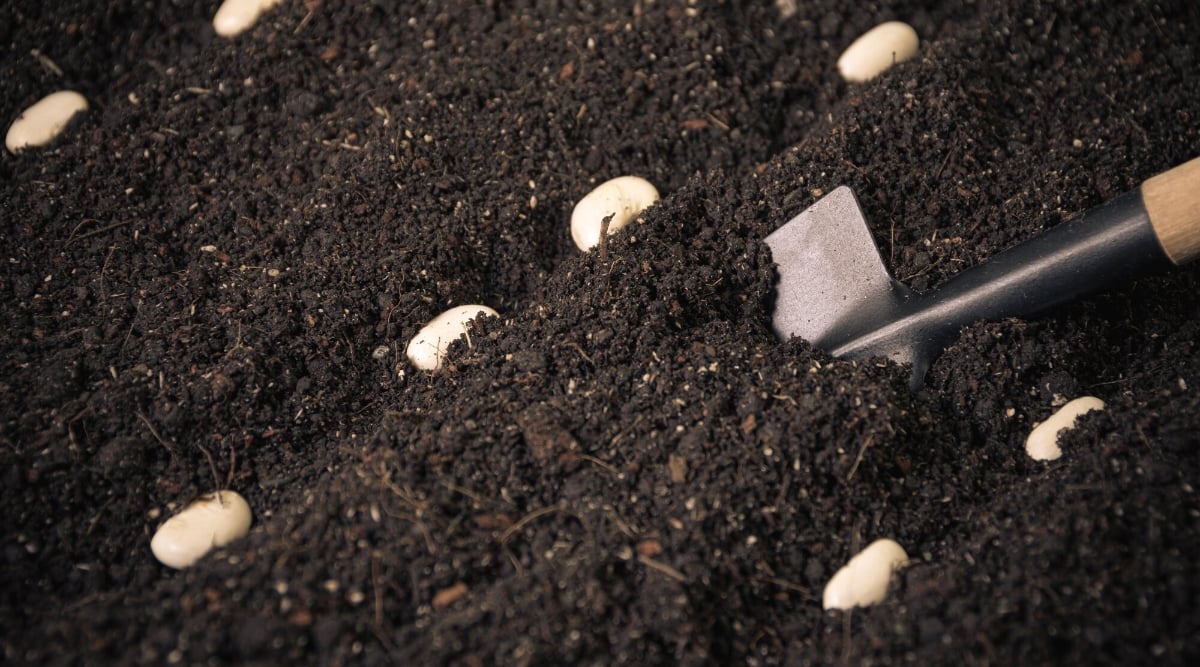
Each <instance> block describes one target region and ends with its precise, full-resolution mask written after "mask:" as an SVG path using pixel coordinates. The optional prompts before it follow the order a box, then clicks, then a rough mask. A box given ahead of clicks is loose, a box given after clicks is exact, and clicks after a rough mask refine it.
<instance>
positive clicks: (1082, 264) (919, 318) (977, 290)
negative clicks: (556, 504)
mask: <svg viewBox="0 0 1200 667" xmlns="http://www.w3.org/2000/svg"><path fill="white" fill-rule="evenodd" d="M1198 257H1200V158H1197V159H1195V160H1192V161H1191V162H1187V163H1185V164H1182V165H1179V166H1178V167H1175V168H1174V169H1171V170H1169V171H1166V172H1163V173H1161V174H1159V175H1157V176H1154V177H1153V178H1150V179H1149V180H1147V181H1146V182H1145V183H1142V185H1141V187H1139V188H1137V189H1134V190H1131V191H1129V192H1126V193H1125V194H1123V195H1121V196H1119V197H1117V198H1116V199H1113V200H1112V201H1110V202H1107V203H1105V204H1101V205H1100V206H1097V207H1095V208H1093V209H1091V210H1089V211H1087V212H1086V213H1084V214H1083V215H1082V216H1080V217H1078V218H1075V219H1073V220H1068V221H1066V222H1063V223H1061V224H1058V225H1055V226H1054V227H1051V228H1050V229H1048V230H1046V231H1045V232H1043V233H1042V234H1039V235H1038V236H1035V237H1033V238H1032V239H1029V240H1028V241H1026V242H1024V243H1021V244H1019V245H1016V246H1014V247H1012V248H1009V249H1008V250H1005V251H1004V252H1001V253H1000V254H998V255H995V256H993V257H991V258H989V259H988V260H987V261H985V262H983V263H982V264H979V265H976V266H974V267H972V268H970V269H967V270H965V271H963V272H962V273H960V274H958V275H956V276H954V277H953V278H951V279H950V280H948V281H946V282H945V283H943V284H942V285H940V286H938V287H936V288H935V289H933V290H930V291H928V292H922V293H920V294H914V295H912V296H911V297H909V298H908V299H906V300H904V301H903V303H902V304H900V305H899V306H898V312H896V313H894V314H892V315H891V318H892V321H891V322H888V323H886V324H884V325H882V326H880V325H878V324H876V325H873V326H870V327H862V329H863V331H862V332H859V333H856V334H854V335H849V336H846V337H845V340H846V342H845V343H844V344H842V345H840V346H839V347H837V348H835V349H834V350H832V353H833V354H834V356H849V357H862V356H869V355H871V354H879V353H881V352H882V353H885V354H891V355H892V356H894V357H895V358H899V359H903V360H907V361H911V362H912V364H913V383H914V385H916V384H919V383H920V381H921V378H922V376H923V375H924V373H925V369H926V368H928V367H929V363H930V362H931V361H932V359H933V358H934V357H935V356H937V354H938V353H939V352H941V351H942V348H944V347H945V346H946V345H948V344H949V343H950V342H951V341H953V340H954V338H955V337H957V336H958V332H959V330H960V328H961V327H963V326H966V325H968V324H971V323H972V322H977V321H979V320H989V321H991V320H996V319H999V318H1002V317H1027V316H1031V315H1037V314H1039V313H1041V312H1044V311H1045V310H1047V309H1049V308H1051V307H1053V306H1056V305H1058V304H1061V303H1064V302H1066V301H1069V300H1072V299H1075V298H1077V297H1080V296H1083V295H1085V294H1090V293H1094V292H1101V291H1106V290H1109V289H1112V288H1114V287H1118V286H1120V285H1122V284H1124V283H1126V282H1128V281H1129V280H1131V279H1133V278H1135V277H1137V276H1139V275H1144V274H1146V273H1150V272H1154V271H1156V270H1159V269H1163V268H1169V267H1170V266H1171V265H1172V264H1174V265H1180V264H1184V263H1186V262H1189V261H1191V260H1194V259H1197V258H1198ZM896 351H900V352H901V353H902V354H899V355H897V353H896Z"/></svg>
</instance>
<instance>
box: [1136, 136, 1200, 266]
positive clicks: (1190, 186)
mask: <svg viewBox="0 0 1200 667" xmlns="http://www.w3.org/2000/svg"><path fill="white" fill-rule="evenodd" d="M1141 191H1142V203H1143V205H1144V206H1145V207H1146V215H1147V216H1148V217H1149V218H1150V225H1151V227H1152V228H1153V229H1154V235H1155V236H1156V237H1157V238H1158V242H1159V244H1160V245H1161V246H1162V249H1163V252H1164V253H1165V254H1166V255H1167V258H1168V259H1170V260H1171V262H1173V263H1174V264H1175V265H1176V266H1179V265H1181V264H1186V263H1187V262H1190V261H1192V260H1193V259H1196V257H1197V256H1200V158H1196V159H1194V160H1192V161H1191V162H1185V163H1184V164H1181V165H1179V166H1178V167H1175V168H1174V169H1171V170H1169V171H1164V172H1163V173H1161V174H1159V175H1158V176H1154V177H1153V178H1150V179H1148V180H1147V181H1146V182H1145V183H1142V187H1141Z"/></svg>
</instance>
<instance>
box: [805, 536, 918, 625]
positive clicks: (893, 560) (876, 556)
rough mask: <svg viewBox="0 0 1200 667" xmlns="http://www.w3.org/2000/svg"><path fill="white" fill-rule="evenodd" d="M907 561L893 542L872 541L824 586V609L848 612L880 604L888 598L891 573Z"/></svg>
mask: <svg viewBox="0 0 1200 667" xmlns="http://www.w3.org/2000/svg"><path fill="white" fill-rule="evenodd" d="M907 561H908V554H907V553H905V552H904V548H903V547H901V546H900V545H899V544H897V543H896V542H894V541H892V540H886V539H885V540H875V541H874V542H872V543H871V545H870V546H868V547H867V548H866V549H863V550H862V551H860V552H858V554H857V555H856V556H854V558H851V559H850V562H848V563H846V565H845V566H844V567H842V569H840V570H838V571H837V574H835V575H833V578H832V579H830V580H829V583H828V584H826V585H825V593H824V595H823V596H822V597H823V603H824V605H825V608H826V609H851V608H853V607H867V606H870V605H873V604H875V603H877V602H879V601H880V600H882V599H883V598H884V597H885V596H886V595H887V589H888V584H889V583H890V582H891V580H892V572H893V571H895V570H896V569H897V568H898V567H900V566H901V565H904V563H905V562H907Z"/></svg>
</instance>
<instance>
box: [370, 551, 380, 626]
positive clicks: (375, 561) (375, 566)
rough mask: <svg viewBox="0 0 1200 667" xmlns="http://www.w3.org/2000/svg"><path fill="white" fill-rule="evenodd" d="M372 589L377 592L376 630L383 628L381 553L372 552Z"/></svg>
mask: <svg viewBox="0 0 1200 667" xmlns="http://www.w3.org/2000/svg"><path fill="white" fill-rule="evenodd" d="M371 591H372V592H373V593H374V594H375V630H376V631H377V632H382V630H383V589H382V588H380V587H379V555H378V554H371Z"/></svg>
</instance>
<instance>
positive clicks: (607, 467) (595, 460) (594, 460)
mask: <svg viewBox="0 0 1200 667" xmlns="http://www.w3.org/2000/svg"><path fill="white" fill-rule="evenodd" d="M579 458H581V459H583V460H584V461H588V462H590V463H595V464H596V465H598V466H600V467H601V468H604V469H605V470H607V471H609V472H611V473H612V474H613V475H615V476H617V477H620V476H621V471H619V470H617V469H616V468H614V467H613V466H612V464H610V463H607V462H605V461H601V460H600V459H598V458H596V457H594V456H592V455H591V454H580V455H579Z"/></svg>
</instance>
